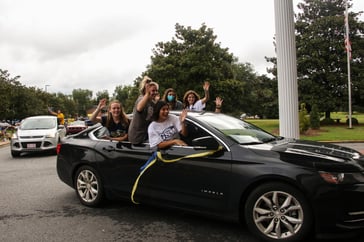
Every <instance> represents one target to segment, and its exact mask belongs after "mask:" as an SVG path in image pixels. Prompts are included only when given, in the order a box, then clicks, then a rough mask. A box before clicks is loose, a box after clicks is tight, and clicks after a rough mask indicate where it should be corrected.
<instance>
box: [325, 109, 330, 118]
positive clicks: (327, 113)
mask: <svg viewBox="0 0 364 242" xmlns="http://www.w3.org/2000/svg"><path fill="white" fill-rule="evenodd" d="M329 118H330V111H326V112H325V119H329Z"/></svg>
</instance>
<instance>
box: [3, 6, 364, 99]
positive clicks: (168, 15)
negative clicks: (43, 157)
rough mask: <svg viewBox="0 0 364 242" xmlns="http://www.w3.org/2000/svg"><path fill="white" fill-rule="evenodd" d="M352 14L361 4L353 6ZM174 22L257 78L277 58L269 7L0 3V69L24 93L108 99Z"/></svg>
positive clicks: (167, 37)
mask: <svg viewBox="0 0 364 242" xmlns="http://www.w3.org/2000/svg"><path fill="white" fill-rule="evenodd" d="M297 2H298V0H294V5H296V4H297ZM356 5H358V6H356ZM354 7H356V8H355V9H356V11H359V10H362V9H363V8H364V3H363V2H362V1H359V0H354ZM360 7H361V8H360ZM358 9H359V10H358ZM176 23H179V24H181V25H183V26H191V27H192V28H195V29H197V28H199V27H201V24H202V23H205V24H206V25H207V27H209V28H212V29H213V30H214V34H215V35H217V41H218V42H220V43H221V46H222V47H223V48H228V49H229V52H231V53H233V54H234V56H237V57H238V58H239V61H240V62H250V63H251V64H252V65H253V67H254V68H255V71H257V72H258V73H260V74H264V73H265V70H266V68H267V67H270V64H269V63H267V62H266V61H265V59H264V57H265V56H274V55H275V54H274V46H273V36H274V32H275V30H274V1H273V0H270V1H267V0H264V1H238V0H227V1H192V0H185V1H182V2H181V1H165V0H154V1H150V0H134V1H128V2H126V1H120V0H104V1H101V0H88V1H86V0H62V1H49V0H32V1H28V0H1V2H0V36H1V38H0V56H1V58H0V69H3V70H8V71H9V73H10V74H11V76H17V75H20V76H21V78H20V81H21V83H23V84H24V85H27V86H37V87H39V88H44V87H45V85H50V86H49V87H48V88H47V90H48V91H50V92H62V93H65V94H70V93H71V92H72V90H73V89H77V88H82V89H90V90H92V91H93V93H94V94H96V92H98V91H103V90H108V91H109V93H110V94H112V92H113V91H114V88H115V87H116V86H117V85H129V84H132V83H133V81H134V79H135V78H137V77H138V76H139V75H140V74H141V73H142V72H143V71H145V68H146V66H147V65H148V64H150V56H151V55H152V49H153V48H154V47H155V45H156V44H157V43H158V42H160V41H162V42H165V41H169V40H171V39H172V37H174V34H175V24H176Z"/></svg>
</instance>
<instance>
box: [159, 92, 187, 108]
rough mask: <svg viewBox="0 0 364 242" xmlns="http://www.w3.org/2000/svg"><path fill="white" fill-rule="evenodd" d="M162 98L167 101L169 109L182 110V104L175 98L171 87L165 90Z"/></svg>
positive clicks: (175, 95) (175, 94)
mask: <svg viewBox="0 0 364 242" xmlns="http://www.w3.org/2000/svg"><path fill="white" fill-rule="evenodd" d="M162 100H163V101H165V102H166V103H168V105H169V109H170V110H182V109H183V104H182V102H181V101H179V100H178V98H177V93H176V91H175V90H174V89H173V88H168V89H167V90H165V92H164V94H163V97H162Z"/></svg>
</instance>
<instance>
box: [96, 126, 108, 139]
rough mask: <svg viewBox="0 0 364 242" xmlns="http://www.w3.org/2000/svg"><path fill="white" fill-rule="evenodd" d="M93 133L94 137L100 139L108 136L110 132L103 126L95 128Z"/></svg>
mask: <svg viewBox="0 0 364 242" xmlns="http://www.w3.org/2000/svg"><path fill="white" fill-rule="evenodd" d="M94 135H95V137H96V138H98V139H102V137H105V136H110V132H109V130H108V129H107V128H106V127H104V126H103V127H101V128H100V129H97V130H96V131H95V132H94Z"/></svg>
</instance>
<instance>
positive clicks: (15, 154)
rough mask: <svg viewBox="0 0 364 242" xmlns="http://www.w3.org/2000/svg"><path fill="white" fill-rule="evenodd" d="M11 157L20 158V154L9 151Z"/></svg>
mask: <svg viewBox="0 0 364 242" xmlns="http://www.w3.org/2000/svg"><path fill="white" fill-rule="evenodd" d="M11 156H12V157H19V156H20V152H19V151H14V150H12V151H11Z"/></svg>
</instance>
